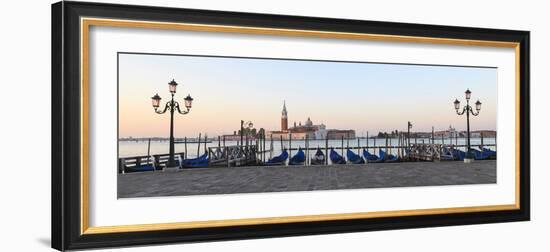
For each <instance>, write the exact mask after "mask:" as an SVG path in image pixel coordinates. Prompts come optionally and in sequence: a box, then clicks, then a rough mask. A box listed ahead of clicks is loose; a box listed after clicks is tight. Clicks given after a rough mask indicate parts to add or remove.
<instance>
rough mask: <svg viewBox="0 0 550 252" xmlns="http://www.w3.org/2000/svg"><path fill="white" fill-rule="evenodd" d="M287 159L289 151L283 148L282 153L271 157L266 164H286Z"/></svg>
mask: <svg viewBox="0 0 550 252" xmlns="http://www.w3.org/2000/svg"><path fill="white" fill-rule="evenodd" d="M287 159H288V152H287V151H286V150H283V152H282V153H281V155H279V156H275V157H273V158H271V159H269V160H268V161H267V162H265V163H264V165H284V164H285V162H286V160H287Z"/></svg>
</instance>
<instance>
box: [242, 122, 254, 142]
mask: <svg viewBox="0 0 550 252" xmlns="http://www.w3.org/2000/svg"><path fill="white" fill-rule="evenodd" d="M245 127H246V128H247V129H248V130H251V129H252V128H253V127H254V124H253V123H252V122H251V121H248V122H246V123H245V122H244V120H241V146H243V134H244V128H245ZM246 138H247V143H248V131H247V133H246Z"/></svg>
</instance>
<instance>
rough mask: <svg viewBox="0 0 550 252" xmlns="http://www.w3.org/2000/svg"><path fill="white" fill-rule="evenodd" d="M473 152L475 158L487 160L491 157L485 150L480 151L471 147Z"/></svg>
mask: <svg viewBox="0 0 550 252" xmlns="http://www.w3.org/2000/svg"><path fill="white" fill-rule="evenodd" d="M471 152H472V154H473V155H474V159H475V160H487V159H489V154H488V153H487V152H484V151H479V150H476V149H471Z"/></svg>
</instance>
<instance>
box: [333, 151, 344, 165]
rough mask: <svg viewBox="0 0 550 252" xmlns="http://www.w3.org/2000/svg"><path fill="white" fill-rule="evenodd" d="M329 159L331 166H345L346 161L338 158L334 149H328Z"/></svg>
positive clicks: (338, 155)
mask: <svg viewBox="0 0 550 252" xmlns="http://www.w3.org/2000/svg"><path fill="white" fill-rule="evenodd" d="M329 157H330V161H331V162H332V164H346V159H344V157H342V156H340V154H338V153H337V152H336V151H334V149H330V154H329Z"/></svg>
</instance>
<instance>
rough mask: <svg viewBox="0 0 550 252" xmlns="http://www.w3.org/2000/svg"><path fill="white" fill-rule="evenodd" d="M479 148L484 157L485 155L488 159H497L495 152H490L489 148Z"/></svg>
mask: <svg viewBox="0 0 550 252" xmlns="http://www.w3.org/2000/svg"><path fill="white" fill-rule="evenodd" d="M479 148H480V149H481V151H482V152H483V153H485V155H487V157H488V159H496V158H497V152H496V151H494V150H491V149H489V148H485V147H482V146H480V147H479Z"/></svg>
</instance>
